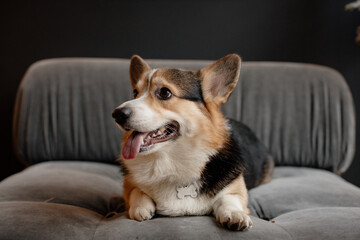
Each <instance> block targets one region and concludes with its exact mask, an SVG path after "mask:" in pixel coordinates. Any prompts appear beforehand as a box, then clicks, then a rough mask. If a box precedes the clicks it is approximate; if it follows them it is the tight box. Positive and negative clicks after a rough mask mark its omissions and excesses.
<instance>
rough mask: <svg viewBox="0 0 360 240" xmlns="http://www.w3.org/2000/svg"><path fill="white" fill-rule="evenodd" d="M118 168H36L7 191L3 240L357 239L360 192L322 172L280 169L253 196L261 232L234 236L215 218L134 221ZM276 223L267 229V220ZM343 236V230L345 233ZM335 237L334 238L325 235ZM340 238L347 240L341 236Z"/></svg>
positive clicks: (3, 188)
mask: <svg viewBox="0 0 360 240" xmlns="http://www.w3.org/2000/svg"><path fill="white" fill-rule="evenodd" d="M122 193H123V189H122V175H121V173H120V171H119V168H118V167H117V166H116V165H110V164H104V163H92V162H75V161H74V162H45V163H40V164H36V165H34V166H32V167H29V168H28V169H26V170H24V171H23V172H20V173H18V174H16V175H13V176H11V177H9V178H7V179H5V180H4V181H2V182H1V183H0V215H1V216H2V217H1V218H0V239H40V240H41V239H54V240H56V239H69V240H71V239H77V240H79V239H80V240H82V239H99V240H100V239H119V238H123V239H172V238H173V239H314V236H315V235H316V236H319V238H317V239H322V238H326V239H338V238H339V236H344V237H348V238H349V239H352V238H353V237H354V236H360V230H359V228H358V227H357V226H356V225H358V221H356V220H358V219H359V217H360V208H359V207H358V205H359V199H360V198H359V195H358V194H359V189H358V188H356V187H354V186H353V185H351V184H349V183H347V182H345V181H344V180H342V179H341V178H340V177H338V176H336V175H334V174H332V173H329V172H326V171H322V170H315V169H306V168H295V167H278V168H276V169H275V173H274V180H273V181H272V182H271V183H269V184H265V185H262V186H260V187H257V188H254V189H252V190H251V191H250V196H251V198H250V205H249V206H250V209H251V210H252V211H253V215H252V216H251V218H252V220H253V223H254V227H253V228H252V229H251V230H249V231H247V232H232V231H228V230H226V229H224V228H223V227H222V226H220V225H219V224H218V223H217V222H216V220H215V218H214V217H211V216H195V217H176V218H169V217H155V218H154V219H152V220H150V221H145V222H136V221H133V220H130V219H129V218H128V217H127V213H126V212H125V211H124V210H125V208H124V201H123V198H122ZM267 217H268V218H270V219H271V221H266V220H263V219H261V218H265V219H266V218H267ZM337 229H339V230H337ZM324 231H327V233H324ZM339 234H340V235H339Z"/></svg>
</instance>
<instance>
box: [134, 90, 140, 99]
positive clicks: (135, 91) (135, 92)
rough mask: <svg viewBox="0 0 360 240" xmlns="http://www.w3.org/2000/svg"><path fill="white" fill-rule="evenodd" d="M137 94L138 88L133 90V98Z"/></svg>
mask: <svg viewBox="0 0 360 240" xmlns="http://www.w3.org/2000/svg"><path fill="white" fill-rule="evenodd" d="M138 94H139V92H138V90H136V89H134V91H133V95H134V98H136V97H137V95H138Z"/></svg>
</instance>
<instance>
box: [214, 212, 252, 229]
mask: <svg viewBox="0 0 360 240" xmlns="http://www.w3.org/2000/svg"><path fill="white" fill-rule="evenodd" d="M217 219H218V220H219V221H220V223H221V224H222V225H223V226H224V227H226V228H228V229H230V230H233V231H246V230H248V229H250V228H251V227H252V225H253V223H252V221H251V218H250V217H249V216H248V215H247V214H246V213H245V212H243V211H233V212H229V213H228V214H225V213H224V215H223V216H218V217H217Z"/></svg>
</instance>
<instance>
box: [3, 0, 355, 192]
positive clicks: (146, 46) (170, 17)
mask: <svg viewBox="0 0 360 240" xmlns="http://www.w3.org/2000/svg"><path fill="white" fill-rule="evenodd" d="M348 2H351V0H348V1H339V0H320V1H314V0H293V1H288V0H272V1H269V0H251V1H250V0H248V1H244V0H243V1H240V0H234V1H184V0H178V1H134V0H133V1H115V0H114V1H94V0H88V1H65V0H63V1H36V0H35V1H11V2H10V1H8V2H4V1H3V2H2V3H0V5H1V6H0V13H1V15H0V17H1V23H0V24H1V33H2V34H1V44H0V45H1V77H0V86H1V88H0V92H1V94H0V98H1V99H0V100H1V104H0V107H1V116H2V117H1V120H0V121H1V124H0V131H1V132H0V134H1V135H0V136H1V137H0V138H1V145H0V146H1V152H2V159H1V161H0V163H1V165H0V167H1V169H0V170H1V171H0V172H1V178H4V177H6V176H8V175H10V174H12V173H14V172H16V171H19V170H21V169H22V165H21V164H20V163H18V162H17V160H16V158H15V157H14V155H13V153H12V147H11V120H12V119H11V118H12V108H13V104H14V99H15V93H16V89H17V87H18V85H19V82H20V80H21V78H22V76H23V74H24V72H25V70H26V69H27V67H28V66H29V65H30V64H31V63H33V62H35V61H37V60H39V59H44V58H53V57H116V58H117V57H120V58H129V57H130V56H131V55H132V54H134V53H137V54H140V55H141V56H143V57H144V58H179V59H216V58H219V57H221V56H223V55H225V54H227V53H231V52H236V53H239V54H240V55H241V56H242V57H243V60H245V61H294V62H308V63H316V64H322V65H327V66H330V67H333V68H335V69H337V70H339V71H340V72H341V73H342V74H343V75H344V77H345V78H346V80H347V82H348V84H349V86H350V88H351V90H352V93H353V95H354V101H355V104H356V109H357V112H358V117H357V119H358V120H357V125H358V126H360V122H359V119H360V116H359V113H360V104H359V103H360V101H359V100H360V91H359V90H360V46H357V45H356V44H355V43H354V38H355V29H356V27H357V25H360V12H358V11H354V12H345V11H344V5H345V4H346V3H348ZM359 132H360V131H357V136H358V137H359ZM357 139H359V138H357ZM358 142H359V141H358ZM357 146H358V149H360V142H359V143H357ZM359 157H360V155H359V153H357V154H356V157H355V161H354V163H353V165H352V166H351V168H350V170H349V171H348V172H347V173H346V174H345V175H344V177H345V178H346V179H348V180H349V181H351V182H353V183H354V184H356V185H358V186H360V176H359V174H358V172H360V159H359Z"/></svg>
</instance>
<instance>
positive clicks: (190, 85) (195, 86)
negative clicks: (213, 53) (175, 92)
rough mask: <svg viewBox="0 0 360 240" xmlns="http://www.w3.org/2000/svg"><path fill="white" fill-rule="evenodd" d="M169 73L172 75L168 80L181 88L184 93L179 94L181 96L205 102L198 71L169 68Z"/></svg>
mask: <svg viewBox="0 0 360 240" xmlns="http://www.w3.org/2000/svg"><path fill="white" fill-rule="evenodd" d="M167 74H169V75H170V77H169V78H168V79H167V80H169V81H170V82H173V83H174V84H176V85H177V86H178V87H179V88H180V89H181V92H182V94H181V96H178V97H179V98H182V99H186V100H190V101H193V102H202V103H203V102H204V99H203V95H202V90H201V82H200V79H199V76H198V74H197V73H196V72H193V71H183V70H179V69H168V70H167Z"/></svg>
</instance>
